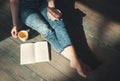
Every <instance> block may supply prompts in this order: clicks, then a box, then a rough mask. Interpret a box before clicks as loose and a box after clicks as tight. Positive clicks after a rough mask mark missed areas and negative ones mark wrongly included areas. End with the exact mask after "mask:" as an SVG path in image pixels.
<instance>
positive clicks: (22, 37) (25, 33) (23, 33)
mask: <svg viewBox="0 0 120 81" xmlns="http://www.w3.org/2000/svg"><path fill="white" fill-rule="evenodd" d="M18 38H19V39H20V40H21V41H23V42H25V41H26V40H27V39H28V31H26V30H21V31H20V32H19V33H18Z"/></svg>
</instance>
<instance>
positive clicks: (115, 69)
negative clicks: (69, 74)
mask: <svg viewBox="0 0 120 81" xmlns="http://www.w3.org/2000/svg"><path fill="white" fill-rule="evenodd" d="M74 2H75V0H69V1H67V0H60V1H57V2H56V6H57V7H58V8H59V9H60V10H61V11H62V13H63V18H64V22H65V25H66V28H67V30H68V33H69V35H70V38H71V40H72V43H73V45H74V47H75V49H76V52H77V54H78V55H79V57H80V58H81V59H82V60H83V61H84V62H85V63H87V64H89V65H90V66H91V67H92V68H93V69H94V70H93V72H91V73H90V74H89V76H88V77H87V78H86V79H84V80H83V81H110V80H112V81H119V80H120V79H119V76H118V74H119V72H120V70H119V67H120V64H119V63H118V62H120V60H119V58H118V57H120V56H119V55H118V54H115V55H114V56H113V58H114V59H111V61H109V62H106V63H103V64H101V63H100V62H99V61H98V60H97V57H96V56H95V54H93V52H92V51H91V50H90V48H89V47H88V44H87V41H86V37H85V32H84V29H83V25H82V20H83V17H84V16H85V13H83V12H82V11H79V10H76V9H74ZM101 2H102V1H101ZM66 3H68V4H66ZM86 4H87V2H86ZM88 4H90V2H88ZM61 5H62V6H61ZM93 6H94V8H97V7H96V6H95V5H93ZM99 9H103V8H102V7H101V8H99ZM99 9H98V10H99ZM101 12H102V11H101ZM103 14H104V15H107V14H108V13H107V11H106V12H104V13H103ZM108 16H109V18H111V19H113V20H115V21H119V19H118V17H117V16H118V15H115V14H113V13H111V14H109V15H108ZM100 64H101V65H100ZM98 66H99V67H98ZM80 81H81V80H80Z"/></svg>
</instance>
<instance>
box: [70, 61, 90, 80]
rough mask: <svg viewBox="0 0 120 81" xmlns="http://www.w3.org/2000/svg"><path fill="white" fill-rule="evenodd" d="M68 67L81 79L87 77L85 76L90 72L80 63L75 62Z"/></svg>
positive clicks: (87, 67)
mask: <svg viewBox="0 0 120 81" xmlns="http://www.w3.org/2000/svg"><path fill="white" fill-rule="evenodd" d="M70 66H71V67H72V68H74V69H76V71H77V72H78V74H79V75H80V76H82V77H84V78H85V77H87V74H88V73H89V72H90V71H91V69H90V67H89V66H88V65H86V64H84V63H83V62H82V61H79V60H77V59H76V60H75V61H73V62H71V63H70Z"/></svg>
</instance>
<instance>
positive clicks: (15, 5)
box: [10, 0, 20, 38]
mask: <svg viewBox="0 0 120 81" xmlns="http://www.w3.org/2000/svg"><path fill="white" fill-rule="evenodd" d="M19 3H20V2H19V0H10V8H11V14H12V21H13V28H12V30H11V34H12V36H13V37H14V38H17V33H18V31H17V28H18V13H19Z"/></svg>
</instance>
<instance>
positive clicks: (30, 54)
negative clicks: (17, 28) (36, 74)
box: [20, 43, 35, 64]
mask: <svg viewBox="0 0 120 81" xmlns="http://www.w3.org/2000/svg"><path fill="white" fill-rule="evenodd" d="M34 62H35V55H34V44H33V43H26V44H21V45H20V63H21V64H30V63H34Z"/></svg>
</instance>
